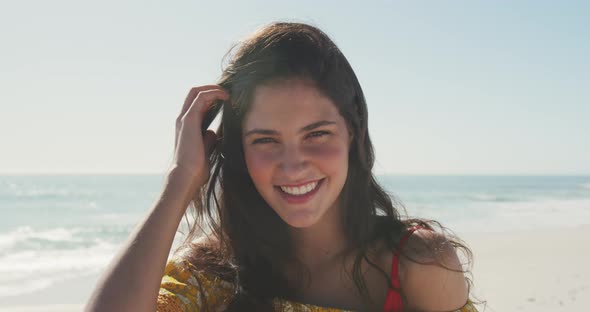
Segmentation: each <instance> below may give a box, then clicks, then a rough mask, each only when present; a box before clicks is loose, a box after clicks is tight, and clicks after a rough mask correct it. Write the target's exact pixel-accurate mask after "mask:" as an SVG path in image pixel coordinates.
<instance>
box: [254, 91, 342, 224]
mask: <svg viewBox="0 0 590 312" xmlns="http://www.w3.org/2000/svg"><path fill="white" fill-rule="evenodd" d="M242 130H243V132H242V133H243V137H242V143H243V146H244V154H245V158H246V166H247V167H248V172H249V173H250V176H251V177H252V180H253V181H254V185H255V187H256V189H257V190H258V192H259V193H260V194H261V195H262V197H263V198H264V200H266V202H267V203H268V204H269V205H270V206H271V207H272V209H274V211H275V212H276V213H277V214H278V215H279V216H280V217H281V218H282V219H283V220H284V221H285V222H286V223H287V224H289V225H291V226H293V227H297V228H304V227H309V226H312V225H314V224H316V223H317V222H318V221H319V220H321V219H322V217H323V216H325V215H327V212H330V211H332V212H334V210H335V209H339V208H338V207H339V204H338V200H337V199H338V197H339V195H340V192H341V190H342V187H343V186H344V182H345V181H346V176H347V173H348V149H349V145H350V136H349V132H348V129H347V126H346V122H345V120H344V118H343V117H342V116H341V115H340V113H339V112H338V109H337V108H336V106H335V105H334V103H333V102H332V101H331V100H330V99H329V98H327V97H325V96H323V95H322V94H320V92H319V91H318V90H317V89H316V88H315V87H314V86H313V85H312V84H310V83H308V82H304V81H302V80H289V81H288V82H280V83H274V84H269V85H262V86H259V87H257V88H256V90H255V92H254V97H253V102H252V106H251V108H250V110H249V111H248V113H247V114H246V116H245V118H244V121H243V124H242ZM332 215H334V214H332Z"/></svg>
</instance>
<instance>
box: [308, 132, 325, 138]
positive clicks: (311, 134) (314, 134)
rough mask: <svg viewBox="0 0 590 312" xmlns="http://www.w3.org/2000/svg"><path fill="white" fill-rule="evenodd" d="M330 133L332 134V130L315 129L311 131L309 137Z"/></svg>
mask: <svg viewBox="0 0 590 312" xmlns="http://www.w3.org/2000/svg"><path fill="white" fill-rule="evenodd" d="M328 134H330V132H328V131H314V132H312V133H310V134H309V135H308V136H309V137H321V136H324V135H328Z"/></svg>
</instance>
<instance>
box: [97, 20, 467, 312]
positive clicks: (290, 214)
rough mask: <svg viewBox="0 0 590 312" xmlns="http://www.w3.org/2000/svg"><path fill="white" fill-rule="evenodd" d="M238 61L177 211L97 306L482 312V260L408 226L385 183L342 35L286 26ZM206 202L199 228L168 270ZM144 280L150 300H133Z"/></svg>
mask: <svg viewBox="0 0 590 312" xmlns="http://www.w3.org/2000/svg"><path fill="white" fill-rule="evenodd" d="M232 51H233V50H232ZM234 52H235V53H234V54H233V55H232V56H231V61H230V63H229V66H228V67H227V68H226V69H224V71H223V75H222V77H221V79H220V81H219V82H218V84H217V85H212V86H202V87H198V88H194V89H193V90H191V91H190V92H189V95H188V97H187V101H186V102H185V104H184V106H183V109H182V111H181V115H180V116H179V118H178V119H177V139H176V146H175V148H176V154H175V163H174V164H173V168H172V170H171V172H170V175H169V180H168V184H167V187H166V188H165V190H164V192H163V195H162V198H161V201H160V202H159V204H158V205H157V206H156V207H155V208H154V210H153V213H152V215H151V216H153V218H148V219H147V220H146V221H145V224H144V225H143V226H140V228H139V231H138V233H139V234H137V237H132V239H131V243H130V244H129V246H130V247H129V250H126V251H125V254H124V256H123V257H122V258H121V260H118V262H117V261H115V262H114V263H113V268H112V270H111V271H110V272H112V273H111V274H110V275H107V276H106V277H105V281H104V282H103V284H104V285H105V286H103V287H104V290H101V288H100V287H99V289H98V290H99V291H97V293H96V295H95V298H97V299H94V301H93V302H92V304H91V305H90V307H91V308H95V309H96V310H99V308H98V307H106V306H108V307H109V308H110V309H111V310H125V309H126V308H128V309H130V310H133V309H134V308H137V307H135V306H133V307H131V306H129V305H128V304H127V303H128V302H130V301H136V300H139V301H141V302H147V303H146V304H145V307H146V309H151V310H154V309H153V308H154V307H153V306H151V305H149V304H150V303H157V310H158V311H175V312H176V311H208V310H209V311H282V310H289V311H348V310H362V311H389V312H392V311H455V310H459V311H475V307H474V305H473V304H472V302H471V300H470V299H469V298H468V295H469V287H468V284H469V280H468V279H467V278H466V276H465V274H464V273H465V272H466V271H465V267H466V264H464V263H461V262H460V254H461V253H462V254H463V255H464V256H465V258H466V259H467V260H468V261H470V259H471V253H470V250H469V249H468V248H467V247H465V246H464V245H462V244H461V243H460V240H459V239H458V238H456V237H453V236H450V235H447V234H444V233H445V232H444V231H442V230H440V229H442V226H438V227H437V226H436V225H438V223H436V222H434V221H428V220H418V219H407V218H402V217H401V216H400V213H399V211H398V209H402V207H401V206H400V207H395V206H394V201H393V200H392V198H391V197H390V196H389V195H388V194H387V193H386V192H385V191H384V190H383V189H382V188H381V187H380V186H379V184H378V183H377V182H376V180H375V178H374V176H373V173H372V168H373V162H374V155H373V146H372V143H371V140H370V138H369V133H368V112H367V104H366V102H365V98H364V95H363V91H362V89H361V87H360V84H359V81H358V79H357V78H356V75H355V74H354V72H353V70H352V67H351V66H350V65H349V63H348V61H347V60H346V58H345V57H344V55H343V54H342V53H341V52H340V50H339V49H338V48H337V47H336V45H335V44H334V43H333V42H332V41H331V40H330V39H329V38H328V36H327V35H326V34H325V33H323V32H322V31H321V30H319V29H317V28H316V27H313V26H310V25H306V24H300V23H282V22H278V23H273V24H270V25H267V26H265V27H262V28H261V29H259V30H257V31H256V32H254V33H253V34H252V35H251V36H250V37H248V38H246V39H245V40H243V42H241V44H240V45H239V46H238V49H237V50H235V51H234ZM221 108H223V112H224V113H223V117H222V120H221V123H220V125H219V128H218V129H217V133H216V134H215V133H213V132H210V131H209V132H206V133H205V134H204V135H203V134H202V129H201V126H202V124H203V125H204V124H206V122H202V119H203V116H208V117H205V118H209V117H211V116H213V115H215V112H216V111H217V110H219V109H221ZM206 151H210V153H209V154H206V153H205V152H206ZM191 200H192V202H193V204H194V205H192V206H191V208H192V209H194V215H196V220H195V223H193V225H192V227H191V229H190V232H189V233H188V235H187V236H186V238H185V241H184V243H183V244H182V246H180V248H179V249H177V250H176V252H175V255H174V257H173V258H172V259H169V260H168V262H167V264H166V265H165V266H164V265H163V262H164V260H166V259H164V258H165V255H166V254H167V251H168V250H169V249H170V244H171V237H173V236H174V230H176V227H177V226H178V223H179V221H180V219H181V217H182V215H183V214H184V213H185V210H186V208H187V206H188V204H189V202H190V201H191ZM151 216H150V217H151ZM187 216H188V214H187ZM203 226H209V228H210V231H209V232H208V233H205V234H204V232H203V231H202V227H203ZM150 235H151V236H150ZM134 242H137V243H134ZM145 242H149V243H145ZM142 243H143V244H145V247H143V248H144V249H141V248H142V247H141V246H143V245H142ZM138 246H139V247H138ZM160 264H162V265H160ZM137 267H143V268H148V269H146V271H143V270H141V271H140V270H138V269H137ZM158 270H161V271H158ZM129 272H135V274H133V273H129ZM125 274H127V275H125ZM157 274H159V275H157ZM162 276H163V278H161V277H162ZM156 277H158V278H161V283H160V284H159V290H158V291H157V292H155V291H154V290H155V287H153V286H154V285H155V281H156ZM128 279H130V280H132V281H134V282H133V284H134V285H138V286H136V287H134V289H136V290H134V291H133V292H131V293H129V292H127V293H126V294H125V295H122V294H120V293H119V292H117V291H116V289H117V288H116V287H118V286H116V285H118V282H119V281H122V280H128ZM158 282H160V281H159V279H158ZM144 285H145V286H144ZM109 295H110V297H109ZM112 296H116V297H117V298H119V300H115V302H120V304H119V305H117V304H113V303H112V302H113V301H112ZM156 296H157V298H156ZM101 298H104V299H102V300H101ZM107 298H109V299H107ZM107 300H111V301H109V303H108V304H107V303H104V302H107Z"/></svg>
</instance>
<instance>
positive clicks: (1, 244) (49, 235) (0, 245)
mask: <svg viewBox="0 0 590 312" xmlns="http://www.w3.org/2000/svg"><path fill="white" fill-rule="evenodd" d="M78 232H79V229H66V228H63V227H59V228H53V229H48V230H40V231H37V230H34V229H33V228H32V227H30V226H21V227H18V228H16V229H15V230H13V231H12V232H9V233H6V234H0V249H9V248H13V247H15V246H16V245H17V244H19V243H22V242H24V241H26V240H29V239H42V240H47V241H53V242H56V241H70V242H76V241H80V239H79V238H76V237H75V236H74V235H75V234H76V233H78Z"/></svg>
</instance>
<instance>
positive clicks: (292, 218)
mask: <svg viewBox="0 0 590 312" xmlns="http://www.w3.org/2000/svg"><path fill="white" fill-rule="evenodd" d="M282 219H283V221H285V223H287V224H288V225H290V226H291V227H294V228H298V229H304V228H308V227H311V226H313V225H314V224H316V223H317V222H318V218H317V214H316V213H314V212H313V211H297V212H292V213H290V214H288V215H286V216H282Z"/></svg>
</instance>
